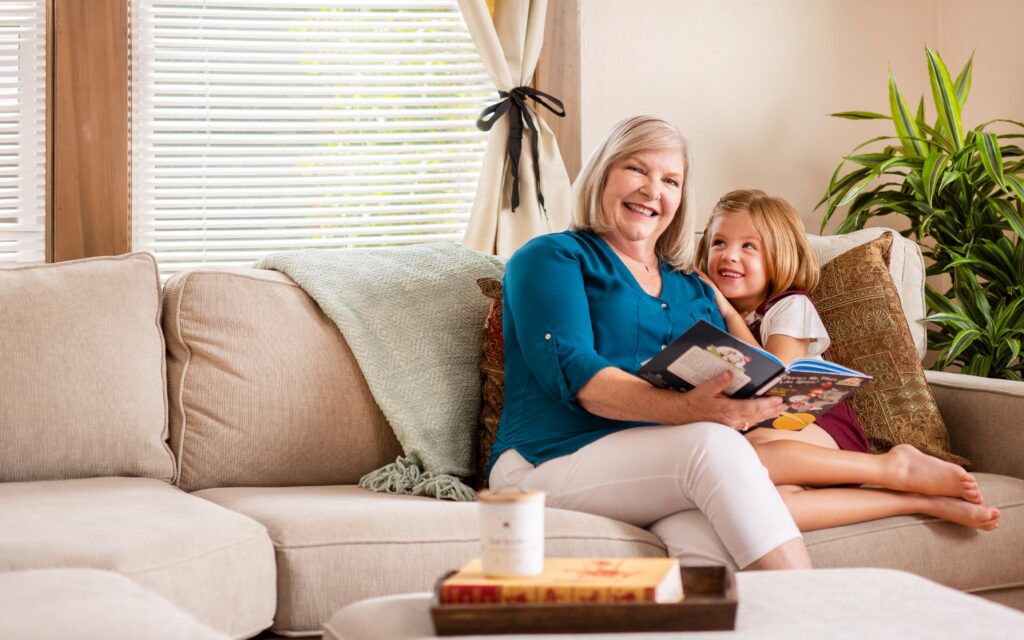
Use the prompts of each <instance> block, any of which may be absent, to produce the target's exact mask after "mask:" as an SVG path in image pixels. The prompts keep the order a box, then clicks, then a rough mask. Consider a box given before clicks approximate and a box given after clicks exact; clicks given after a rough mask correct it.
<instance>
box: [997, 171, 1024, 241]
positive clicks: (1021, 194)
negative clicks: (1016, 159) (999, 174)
mask: <svg viewBox="0 0 1024 640" xmlns="http://www.w3.org/2000/svg"><path fill="white" fill-rule="evenodd" d="M1005 182H1006V184H1007V185H1008V186H1009V187H1010V189H1011V190H1012V191H1013V193H1014V194H1015V195H1016V196H1017V204H1018V206H1020V203H1021V202H1024V181H1022V180H1021V179H1020V178H1018V177H1017V176H1006V179H1005ZM997 202H1002V203H1003V204H1004V205H1005V206H1000V207H999V213H1001V214H1003V217H1004V218H1005V219H1006V222H1007V224H1009V225H1010V228H1011V229H1013V232H1014V233H1016V234H1017V238H1018V241H1020V242H1024V216H1021V214H1020V209H1015V208H1014V207H1013V205H1012V204H1010V203H1009V202H1006V201H1005V200H998V201H997Z"/></svg>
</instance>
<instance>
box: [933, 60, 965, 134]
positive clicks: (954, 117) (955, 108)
mask: <svg viewBox="0 0 1024 640" xmlns="http://www.w3.org/2000/svg"><path fill="white" fill-rule="evenodd" d="M924 50H925V55H926V56H927V58H928V79H929V80H930V82H931V85H932V99H933V100H934V101H935V109H936V110H937V111H938V112H939V122H941V123H942V126H943V127H945V128H946V131H948V132H949V135H950V138H951V139H952V141H953V144H954V146H955V147H956V148H957V149H960V148H961V147H963V146H964V132H963V128H962V126H961V124H960V103H959V102H957V99H956V90H955V89H954V88H953V83H952V82H951V81H950V79H949V71H948V70H947V69H946V65H945V63H943V62H942V58H940V57H939V54H937V53H935V52H934V51H932V50H931V48H929V47H925V48H924Z"/></svg>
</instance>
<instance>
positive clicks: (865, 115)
mask: <svg viewBox="0 0 1024 640" xmlns="http://www.w3.org/2000/svg"><path fill="white" fill-rule="evenodd" d="M829 115H830V116H832V117H833V118H846V119H847V120H891V119H892V118H890V117H889V116H887V115H885V114H884V113H876V112H874V111H840V112H839V113H830V114H829Z"/></svg>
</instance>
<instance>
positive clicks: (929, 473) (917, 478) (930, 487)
mask: <svg viewBox="0 0 1024 640" xmlns="http://www.w3.org/2000/svg"><path fill="white" fill-rule="evenodd" d="M884 455H885V457H886V462H887V473H886V477H887V482H886V484H884V485H883V486H885V487H887V488H889V489H895V490H897V491H909V492H913V493H921V494H924V495H928V496H948V497H950V498H959V499H961V500H964V501H967V502H970V503H974V504H981V491H980V490H979V489H978V482H977V480H975V479H974V476H972V475H971V474H970V473H968V472H967V471H966V470H964V469H963V468H962V467H959V466H957V465H955V464H953V463H951V462H944V461H942V460H939V459H938V458H933V457H932V456H929V455H927V454H924V453H921V452H920V451H918V450H917V449H915V448H914V447H912V446H910V445H909V444H898V445H896V446H895V447H893V448H892V449H891V450H890V451H889V453H886V454H884Z"/></svg>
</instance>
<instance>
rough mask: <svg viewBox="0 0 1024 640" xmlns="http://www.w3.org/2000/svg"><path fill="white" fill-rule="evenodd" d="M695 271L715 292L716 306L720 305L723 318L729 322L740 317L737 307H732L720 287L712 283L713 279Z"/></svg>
mask: <svg viewBox="0 0 1024 640" xmlns="http://www.w3.org/2000/svg"><path fill="white" fill-rule="evenodd" d="M693 271H694V272H695V273H696V274H697V275H698V276H699V277H700V279H701V280H703V281H704V282H705V283H707V285H708V286H709V287H711V290H712V291H714V292H715V304H716V305H718V312H719V313H721V314H722V317H723V318H725V319H726V320H728V319H729V318H730V317H732V316H734V315H737V316H738V315H739V312H738V311H736V307H734V306H732V303H731V302H729V299H728V298H726V297H725V294H723V293H722V292H721V290H719V288H718V285H716V284H715V283H714V282H712V281H711V278H709V277H708V276H707V274H706V273H704V272H703V271H701V270H700V269H696V268H695V269H694V270H693Z"/></svg>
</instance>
